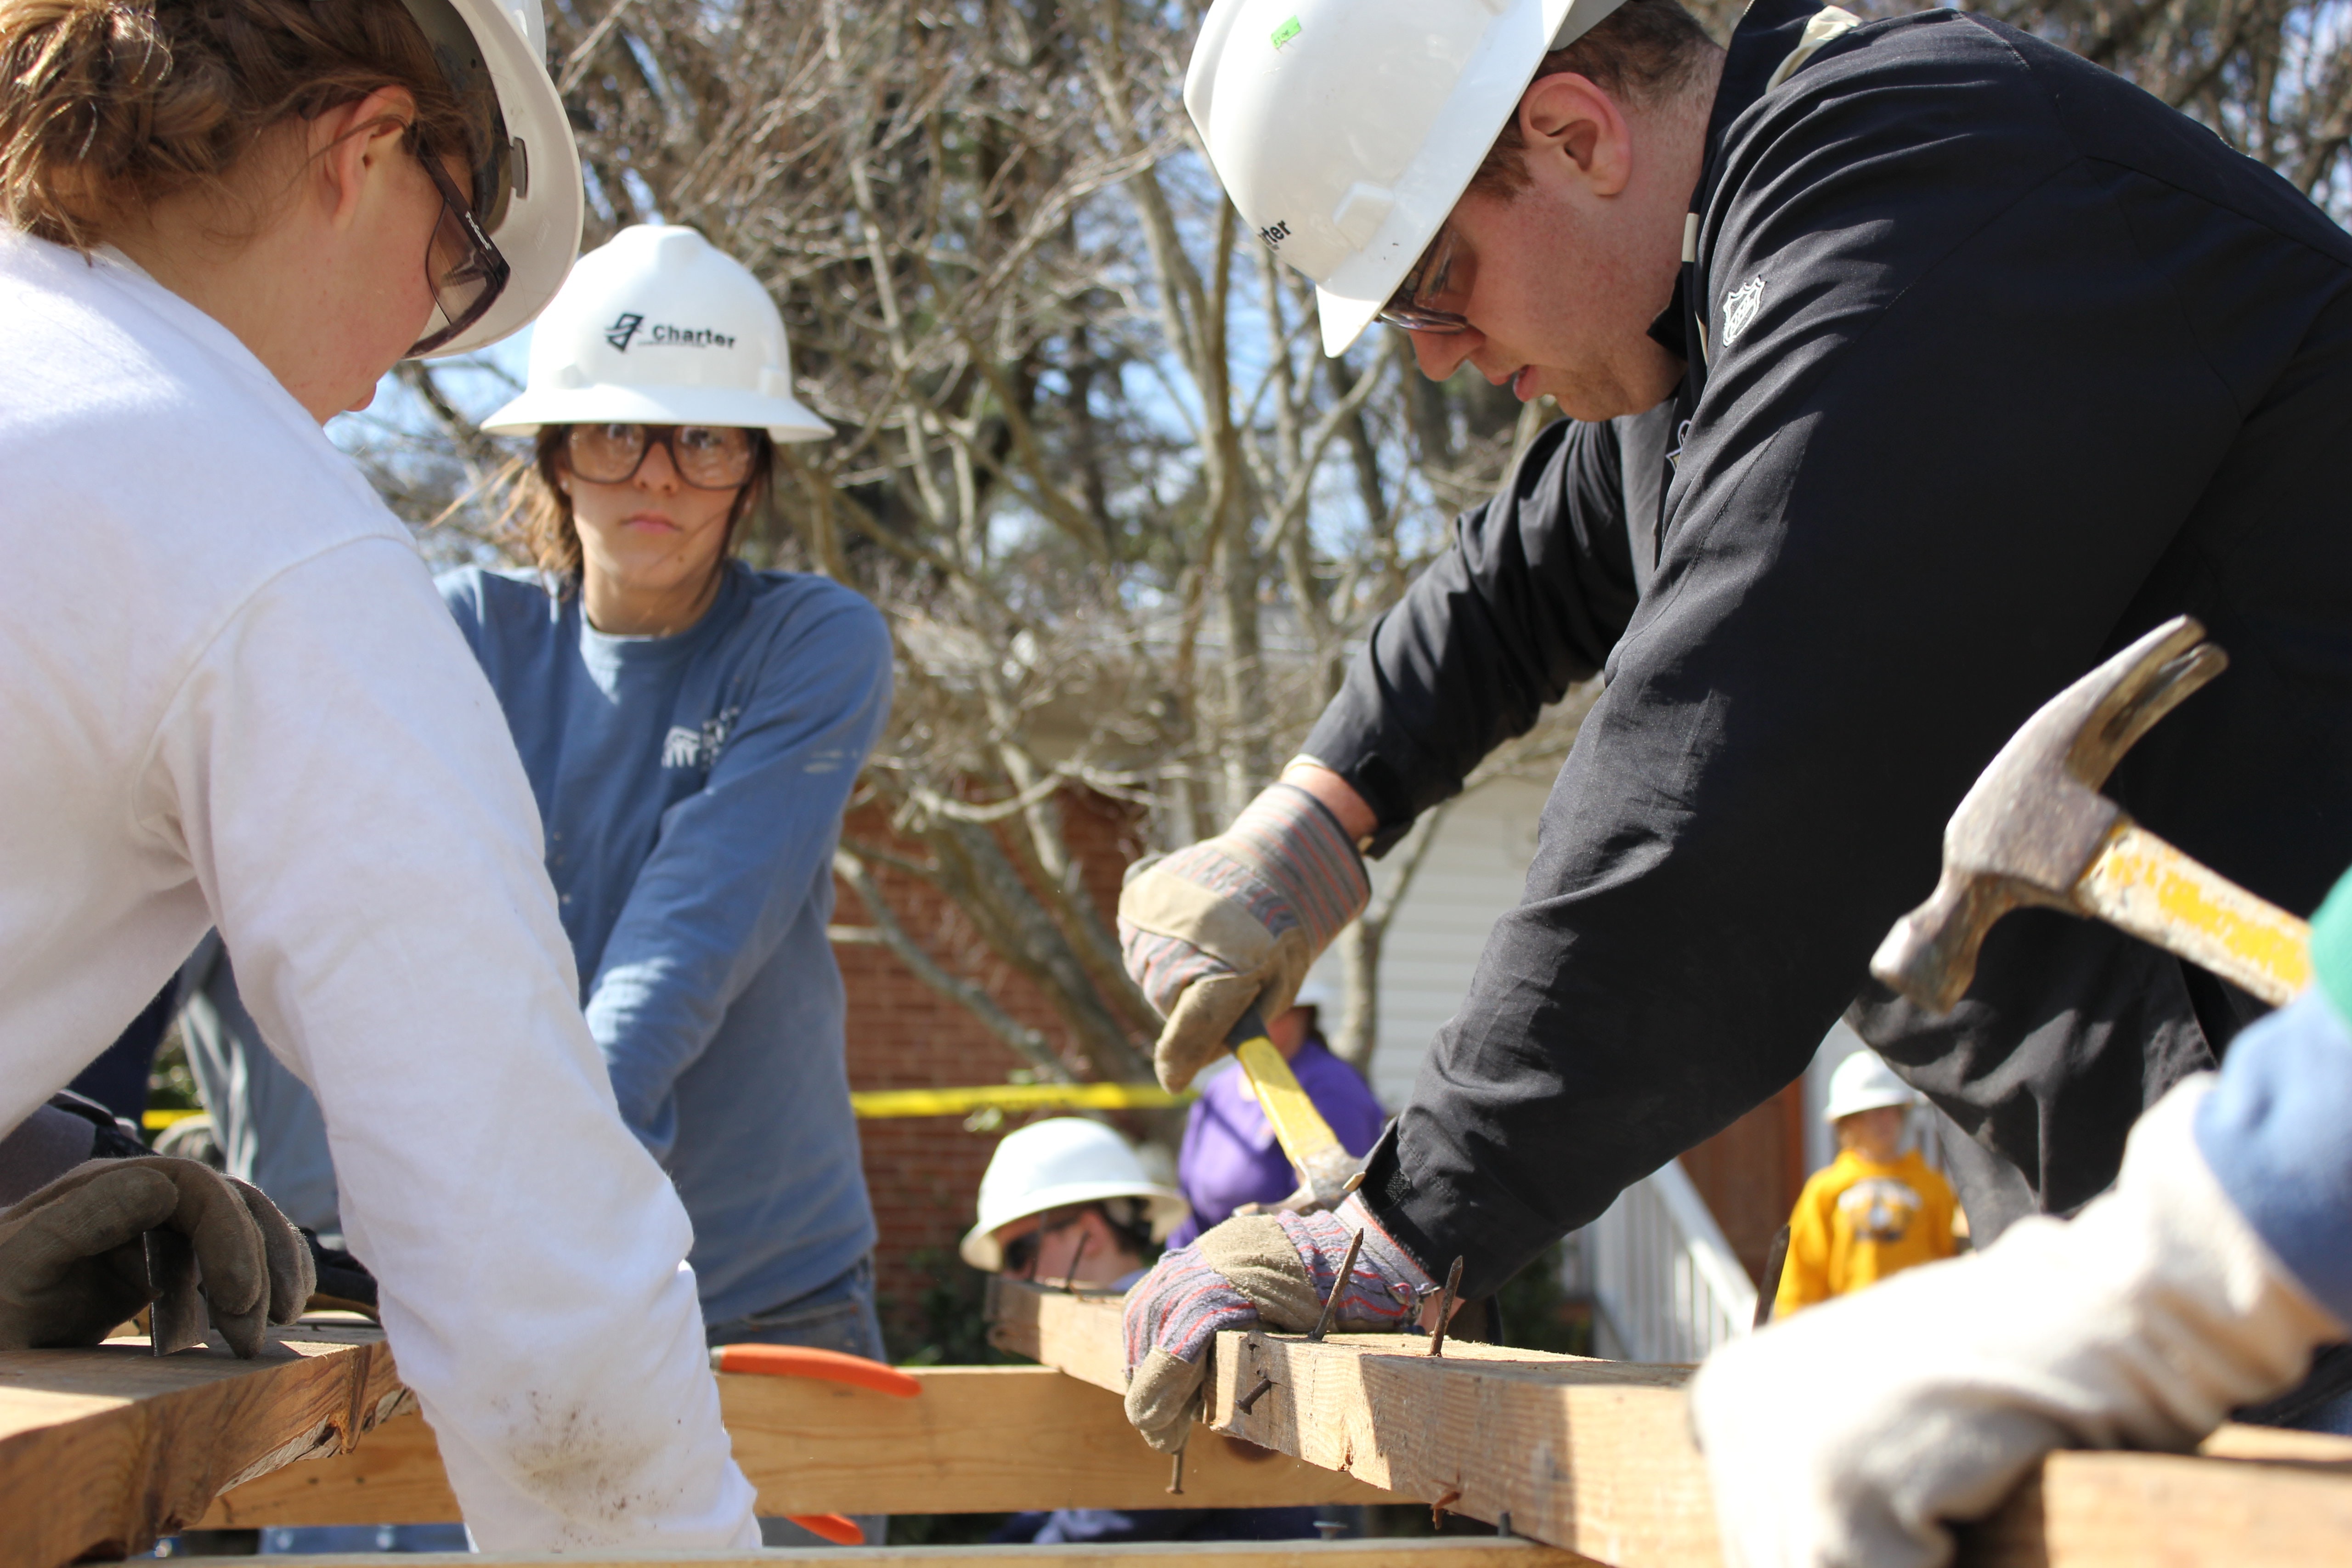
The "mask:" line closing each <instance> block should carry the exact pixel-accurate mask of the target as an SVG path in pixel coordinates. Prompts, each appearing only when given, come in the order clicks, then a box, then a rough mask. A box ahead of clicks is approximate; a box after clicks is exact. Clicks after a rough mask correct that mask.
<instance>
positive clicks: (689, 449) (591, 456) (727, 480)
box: [563, 425, 759, 490]
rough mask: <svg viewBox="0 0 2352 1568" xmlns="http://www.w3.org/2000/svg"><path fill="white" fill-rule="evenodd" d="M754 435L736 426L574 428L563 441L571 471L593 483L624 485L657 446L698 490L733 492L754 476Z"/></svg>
mask: <svg viewBox="0 0 2352 1568" xmlns="http://www.w3.org/2000/svg"><path fill="white" fill-rule="evenodd" d="M757 435H758V433H757V432H756V431H751V430H746V429H744V428H742V427H741V426H734V425H574V426H572V427H571V429H570V430H569V431H568V432H566V434H565V436H564V440H563V447H564V455H565V457H566V458H568V459H569V460H570V462H571V465H572V473H573V474H574V475H576V476H577V477H579V478H581V479H586V480H587V481H588V482H589V483H591V484H597V485H618V484H626V483H627V482H628V481H629V480H631V479H635V478H636V477H637V469H638V468H641V467H643V466H644V464H645V460H646V453H647V452H650V451H652V450H653V449H654V448H655V447H661V448H662V449H663V450H664V451H666V452H667V453H668V454H669V462H670V467H671V468H676V469H677V477H678V478H679V479H682V480H684V481H685V482H686V483H687V484H688V485H691V486H692V487H693V488H694V489H698V490H731V489H735V488H736V487H737V486H738V485H740V484H742V483H743V482H744V481H746V480H748V479H751V468H752V465H753V463H754V462H755V461H756V460H757V459H758V458H759V441H758V439H757Z"/></svg>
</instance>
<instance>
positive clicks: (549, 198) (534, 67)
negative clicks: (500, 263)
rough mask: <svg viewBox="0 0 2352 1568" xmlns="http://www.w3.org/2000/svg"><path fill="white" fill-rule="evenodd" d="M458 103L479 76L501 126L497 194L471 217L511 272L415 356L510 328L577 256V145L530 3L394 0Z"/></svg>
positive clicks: (541, 21) (536, 1)
mask: <svg viewBox="0 0 2352 1568" xmlns="http://www.w3.org/2000/svg"><path fill="white" fill-rule="evenodd" d="M401 4H402V5H404V7H406V9H407V11H408V14H409V16H412V17H414V18H415V22H416V26H417V27H418V28H419V30H421V31H422V32H423V33H424V34H425V42H426V43H427V44H429V45H430V46H431V47H432V49H433V58H435V59H436V60H438V61H439V62H440V65H441V70H442V74H443V75H444V76H446V77H447V78H448V79H449V85H450V86H451V87H452V88H453V89H456V90H457V94H458V96H459V97H460V98H466V97H469V96H471V95H472V94H473V93H474V92H476V91H478V89H479V85H480V83H481V81H482V79H483V78H484V77H488V85H489V89H490V91H491V93H492V94H493V95H494V96H495V97H496V98H497V100H498V105H499V121H501V123H502V124H503V125H504V127H505V139H506V147H505V148H504V150H503V156H502V157H501V158H500V159H499V163H500V165H501V167H502V169H503V178H502V179H501V180H500V182H499V184H500V186H501V190H500V194H499V197H498V198H496V199H494V200H493V202H492V204H491V210H490V211H489V212H488V213H477V214H476V215H475V216H476V217H477V218H478V219H479V220H481V223H482V227H483V229H484V230H485V231H486V232H487V233H488V235H489V237H490V242H491V243H492V244H493V245H496V246H497V247H499V255H501V256H503V257H505V258H507V265H508V266H509V267H510V268H513V272H512V274H511V275H510V276H509V278H508V279H507V286H506V288H505V289H504V290H503V291H502V292H501V293H500V294H499V297H498V300H497V302H496V303H494V304H492V305H491V306H490V308H489V309H488V310H487V311H485V312H483V315H482V319H481V320H480V321H476V322H475V323H474V324H473V325H472V326H470V327H468V328H467V329H466V330H465V331H463V332H460V333H459V334H458V335H457V336H456V337H454V338H452V339H450V340H449V342H446V343H444V344H442V345H441V346H440V347H439V348H437V349H435V350H434V351H433V352H432V353H431V354H429V355H427V356H425V357H427V358H431V359H439V358H442V357H444V356H446V355H449V354H461V353H469V352H471V351H472V350H475V349H478V348H482V347H485V346H487V345H488V344H490V343H494V342H498V341H499V339H500V338H503V337H508V336H510V335H511V334H513V333H515V332H519V331H521V330H522V329H523V328H524V327H525V326H528V325H529V324H530V319H531V318H532V317H533V316H536V315H538V314H539V312H540V311H541V310H542V309H544V308H545V307H546V305H547V302H548V300H551V299H553V298H554V297H555V291H556V289H560V288H562V285H563V276H564V274H565V273H567V272H569V271H571V270H572V258H573V257H575V256H578V255H579V254H580V219H581V215H582V213H583V211H585V209H586V205H587V204H586V198H585V196H584V195H583V192H582V188H581V183H580V149H579V148H578V147H577V146H576V145H574V144H573V142H572V121H571V120H570V118H569V117H567V116H566V115H565V113H564V112H563V100H562V97H560V96H559V95H558V94H557V92H556V90H555V83H554V82H553V81H552V80H551V79H550V78H549V77H548V74H547V18H546V17H545V16H543V15H542V14H541V10H540V0H401Z"/></svg>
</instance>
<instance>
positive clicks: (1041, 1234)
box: [1004, 1209, 1086, 1276]
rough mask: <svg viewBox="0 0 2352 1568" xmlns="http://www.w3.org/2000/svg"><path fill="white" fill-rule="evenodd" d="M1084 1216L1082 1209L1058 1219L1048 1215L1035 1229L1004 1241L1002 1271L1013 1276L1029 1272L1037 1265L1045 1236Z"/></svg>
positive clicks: (1074, 1222)
mask: <svg viewBox="0 0 2352 1568" xmlns="http://www.w3.org/2000/svg"><path fill="white" fill-rule="evenodd" d="M1085 1217H1086V1210H1084V1209H1078V1210H1076V1211H1074V1212H1072V1213H1069V1214H1066V1215H1062V1217H1060V1218H1059V1219H1055V1218H1052V1217H1050V1216H1049V1217H1048V1218H1047V1219H1046V1222H1045V1224H1044V1225H1041V1226H1038V1227H1037V1228H1036V1229H1034V1230H1032V1231H1024V1232H1023V1233H1022V1234H1021V1235H1019V1236H1016V1237H1013V1239H1012V1240H1011V1241H1008V1242H1006V1243H1005V1244H1004V1272H1006V1273H1007V1274H1011V1275H1014V1276H1024V1275H1027V1274H1028V1273H1030V1272H1031V1271H1032V1270H1034V1268H1036V1267H1037V1255H1038V1254H1039V1253H1040V1252H1043V1251H1044V1250H1045V1238H1046V1237H1049V1236H1052V1235H1054V1234H1055V1232H1057V1231H1065V1230H1067V1229H1069V1228H1070V1227H1071V1226H1074V1225H1076V1224H1077V1223H1078V1221H1080V1220H1082V1219H1084V1218H1085Z"/></svg>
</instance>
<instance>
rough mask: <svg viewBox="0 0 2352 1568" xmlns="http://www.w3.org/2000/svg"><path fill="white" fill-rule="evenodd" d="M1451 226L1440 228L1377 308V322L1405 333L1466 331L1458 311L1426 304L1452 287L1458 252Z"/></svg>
mask: <svg viewBox="0 0 2352 1568" xmlns="http://www.w3.org/2000/svg"><path fill="white" fill-rule="evenodd" d="M1458 243H1459V242H1458V241H1456V239H1455V238H1454V226H1453V225H1452V224H1450V223H1449V224H1444V225H1442V226H1440V227H1439V228H1438V231H1437V234H1436V236H1435V237H1433V238H1432V239H1431V240H1430V242H1429V248H1428V249H1426V250H1424V251H1423V252H1422V253H1421V259H1420V260H1418V261H1416V262H1414V263H1413V264H1412V271H1410V272H1408V273H1406V274H1405V275H1404V281H1403V282H1402V283H1400V284H1398V285H1397V289H1396V292H1395V293H1393V294H1391V295H1390V296H1389V302H1388V303H1387V304H1385V305H1383V306H1381V313H1380V316H1379V317H1378V320H1380V321H1385V322H1387V323H1388V324H1389V325H1390V326H1391V327H1402V328H1403V329H1404V330H1405V331H1408V332H1463V331H1469V330H1470V318H1469V317H1467V316H1465V315H1463V314H1462V313H1461V312H1460V311H1458V310H1440V309H1438V308H1437V307H1436V306H1434V305H1433V304H1432V303H1430V301H1432V300H1442V299H1444V297H1445V291H1446V289H1448V288H1449V287H1450V286H1451V285H1452V283H1453V274H1454V254H1455V251H1456V250H1457V248H1458Z"/></svg>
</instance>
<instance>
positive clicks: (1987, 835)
mask: <svg viewBox="0 0 2352 1568" xmlns="http://www.w3.org/2000/svg"><path fill="white" fill-rule="evenodd" d="M2229 662H2230V661H2229V657H2228V656H2227V655H2226V654H2224V653H2223V652H2222V651H2221V649H2220V648H2218V647H2214V646H2213V645H2212V644H2211V643H2209V642H2207V641H2205V628H2204V627H2203V626H2200V625H2198V624H2197V622H2195V621H2194V620H2192V619H2190V618H2189V616H2176V617H2174V618H2173V619H2171V620H2169V621H2167V622H2166V623H2165V624H2164V625H2162V626H2158V627H2157V628H2156V629H2155V630H2154V631H2152V632H2150V633H2148V634H2147V636H2146V637H2141V638H2140V639H2139V640H2138V641H2137V642H2135V643H2133V644H2132V645H2131V646H2130V647H2127V648H2126V649H2124V650H2123V651H2122V652H2121V653H2119V654H2117V655H2116V656H2115V657H2114V658H2110V659H2108V660H2107V661H2106V662H2105V664H2102V665H2100V666H2099V667H2098V668H2096V669H2095V670H2093V671H2091V673H2090V674H2088V675H2086V676H2084V678H2083V679H2080V680H2078V681H2076V682H2075V683H2074V685H2072V686H2070V687H2068V688H2067V689H2065V690H2063V691H2062V692H2060V693H2059V694H2058V695H2057V696H2056V697H2055V698H2053V699H2052V700H2050V702H2049V703H2047V704H2046V705H2045V706H2044V707H2043V708H2042V710H2041V711H2040V712H2038V713H2036V714H2035V715H2034V716H2033V717H2032V719H2030V720H2028V721H2026V724H2025V727H2024V728H2023V729H2021V730H2020V731H2018V732H2017V733H2016V734H2015V735H2013V736H2011V739H2010V742H2009V744H2007V745H2005V746H2003V747H2002V748H2001V749H2000V755H1998V756H1996V757H1995V758H1993V760H1992V765H1991V766H1990V767H1989V768H1987V769H1985V771H1984V773H1983V775H1982V776H1981V777H1979V779H1978V780H1977V782H1976V785H1975V787H1974V788H1972V789H1970V790H1969V793H1968V795H1966V797H1964V798H1963V799H1962V800H1961V802H1960V808H1959V810H1958V811H1957V812H1955V813H1953V814H1952V820H1951V822H1950V823H1949V825H1948V826H1946V827H1945V829H1944V874H1943V877H1942V879H1940V880H1938V881H1937V884H1936V891H1935V893H1934V895H1933V896H1932V897H1930V898H1929V899H1928V900H1927V902H1926V903H1924V904H1921V905H1920V906H1919V907H1918V908H1917V909H1916V910H1912V911H1911V912H1910V913H1909V914H1907V915H1906V916H1904V917H1903V919H1902V920H1900V921H1897V922H1896V923H1895V929H1894V930H1893V931H1888V932H1887V933H1886V940H1885V942H1881V943H1879V946H1878V952H1877V953H1876V955H1875V956H1874V957H1873V958H1872V959H1871V961H1870V972H1871V973H1873V974H1874V975H1876V976H1877V977H1878V978H1879V979H1880V980H1882V981H1884V982H1885V983H1886V984H1888V985H1890V986H1892V987H1894V988H1895V990H1896V991H1898V992H1900V993H1902V994H1903V995H1905V996H1906V997H1907V998H1909V999H1910V1000H1911V1001H1912V1002H1914V1003H1916V1004H1917V1005H1919V1006H1921V1007H1925V1008H1927V1009H1928V1010H1929V1011H1931V1012H1936V1013H1945V1012H1949V1011H1950V1010H1951V1008H1952V1007H1953V1005H1955V1004H1957V1003H1958V1001H1959V999H1960V997H1961V994H1963V993H1965V992H1966V991H1967V990H1968V988H1969V981H1970V980H1972V979H1974V978H1975V976H1976V969H1977V950H1978V948H1979V946H1980V945H1981V944H1982V943H1983V942H1984V934H1985V931H1987V930H1988V929H1989V928H1990V926H1991V925H1992V922H1993V921H1997V920H1999V919H2000V917H2001V916H2003V915H2005V914H2007V913H2008V912H2009V911H2010V910H2014V909H2019V908H2022V907H2023V906H2026V905H2029V904H2043V905H2050V906H2053V907H2056V908H2060V909H2065V908H2071V907H2072V906H2073V901H2074V885H2075V883H2077V882H2079V881H2081V880H2082V878H2083V873H2084V871H2086V870H2088V869H2089V868H2090V866H2091V863H2092V861H2093V860H2095V859H2096V858H2097V857H2098V854H2099V850H2100V849H2101V847H2103V846H2104V845H2105V843H2106V840H2107V837H2108V835H2109V834H2110V833H2111V832H2112V831H2113V830H2114V829H2115V827H2116V826H2117V825H2118V824H2119V823H2121V822H2122V821H2123V820H2124V814H2123V811H2122V809H2121V808H2120V807H2119V806H2117V805H2116V804H2115V803H2114V802H2113V801H2111V800H2108V799H2106V798H2105V796H2103V795H2100V794H2099V793H2098V792H2099V786H2100V785H2101V784H2105V783H2106V780H2107V774H2108V773H2112V772H2113V771H2114V770H2115V765H2116V762H2117V761H2118V760H2120V759H2121V758H2122V756H2123V754H2124V753H2125V752H2127V751H2129V750H2130V749H2131V747H2132V743H2133V742H2136V741H2137V740H2138V739H2139V738H2140V737H2141V736H2142V735H2145V734H2146V733H2147V731H2148V730H2149V729H2150V728H2151V727H2153V726H2154V725H2155V723H2156V721H2158V720H2159V719H2161V718H2163V717H2164V716H2165V715H2166V714H2167V713H2169V712H2170V711H2172V710H2173V709H2174V708H2175V707H2177V706H2178V705H2179V702H2180V700H2181V699H2182V698H2184V697H2187V696H2188V695H2189V693H2190V692H2192V691H2194V690H2196V689H2198V688H2199V687H2200V686H2202V685H2204V684H2205V683H2206V682H2207V681H2209V680H2210V679H2213V677H2215V676H2217V675H2219V674H2221V671H2222V670H2223V669H2224V668H2227V666H2228V665H2229Z"/></svg>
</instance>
